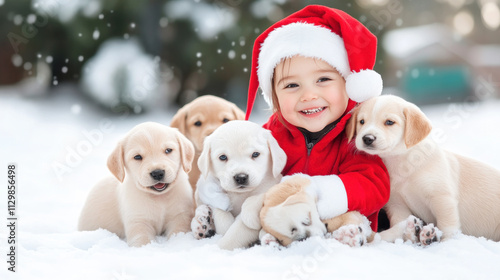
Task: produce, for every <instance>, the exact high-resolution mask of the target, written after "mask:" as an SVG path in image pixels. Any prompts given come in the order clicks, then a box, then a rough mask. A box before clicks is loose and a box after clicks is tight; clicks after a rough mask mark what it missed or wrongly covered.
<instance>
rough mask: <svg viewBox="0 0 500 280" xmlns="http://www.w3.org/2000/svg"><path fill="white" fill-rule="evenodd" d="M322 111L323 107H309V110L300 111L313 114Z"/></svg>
mask: <svg viewBox="0 0 500 280" xmlns="http://www.w3.org/2000/svg"><path fill="white" fill-rule="evenodd" d="M321 111H323V108H316V109H311V110H304V111H302V112H303V113H304V114H306V115H310V114H314V113H318V112H321Z"/></svg>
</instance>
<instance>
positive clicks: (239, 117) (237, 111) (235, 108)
mask: <svg viewBox="0 0 500 280" xmlns="http://www.w3.org/2000/svg"><path fill="white" fill-rule="evenodd" d="M231 109H232V110H233V115H234V118H235V120H244V119H245V113H243V111H241V109H240V108H238V106H236V104H234V103H231Z"/></svg>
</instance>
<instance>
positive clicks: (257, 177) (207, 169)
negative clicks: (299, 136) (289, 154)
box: [191, 121, 286, 249]
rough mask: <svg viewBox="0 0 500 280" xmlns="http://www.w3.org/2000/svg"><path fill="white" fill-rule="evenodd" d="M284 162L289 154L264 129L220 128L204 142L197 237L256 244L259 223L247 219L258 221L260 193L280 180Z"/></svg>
mask: <svg viewBox="0 0 500 280" xmlns="http://www.w3.org/2000/svg"><path fill="white" fill-rule="evenodd" d="M285 163H286V155H285V152H284V151H283V150H282V149H281V148H280V147H279V145H278V142H277V141H276V139H274V137H273V136H272V135H271V132H270V131H268V130H266V129H264V128H262V127H261V126H259V125H257V124H255V123H252V122H249V121H231V122H228V123H226V124H224V125H222V126H220V127H219V128H217V129H216V130H215V131H214V132H213V133H212V134H211V135H210V136H208V137H207V138H206V139H205V142H204V146H203V152H202V153H201V155H200V158H199V160H198V166H199V167H200V170H201V177H200V179H199V181H198V184H197V191H196V194H195V197H196V202H197V205H199V207H198V208H197V210H196V215H195V218H194V219H193V220H192V224H191V228H192V230H193V232H194V234H195V236H196V237H197V238H202V237H209V236H212V235H213V234H215V233H217V234H222V235H224V236H223V237H222V239H221V240H220V241H219V246H220V247H221V248H224V249H234V248H239V247H246V246H249V245H250V244H251V243H252V242H255V241H257V240H258V235H259V230H260V223H259V222H258V219H257V223H253V224H249V223H247V219H246V216H247V215H250V216H253V217H258V211H259V209H260V206H261V205H259V203H262V199H261V196H259V195H262V194H263V193H265V192H266V191H267V190H268V189H269V188H270V187H272V186H273V185H275V184H277V183H279V182H280V180H281V178H282V176H281V171H282V170H283V168H284V167H285ZM207 205H208V206H207ZM254 220H255V219H254Z"/></svg>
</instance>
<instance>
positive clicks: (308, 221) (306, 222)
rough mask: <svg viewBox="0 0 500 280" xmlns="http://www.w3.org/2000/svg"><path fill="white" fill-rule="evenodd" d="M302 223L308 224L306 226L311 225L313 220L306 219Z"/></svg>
mask: <svg viewBox="0 0 500 280" xmlns="http://www.w3.org/2000/svg"><path fill="white" fill-rule="evenodd" d="M302 225H303V226H306V227H308V226H310V225H311V220H309V219H306V220H305V221H303V222H302Z"/></svg>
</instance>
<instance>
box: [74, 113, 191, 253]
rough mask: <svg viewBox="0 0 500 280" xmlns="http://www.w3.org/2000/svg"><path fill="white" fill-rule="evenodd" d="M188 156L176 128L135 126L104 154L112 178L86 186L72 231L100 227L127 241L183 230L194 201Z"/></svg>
mask: <svg viewBox="0 0 500 280" xmlns="http://www.w3.org/2000/svg"><path fill="white" fill-rule="evenodd" d="M193 156H194V148H193V145H192V144H191V142H189V140H188V139H186V137H184V136H183V135H182V134H181V133H179V132H178V131H177V129H174V128H171V127H167V126H164V125H161V124H158V123H152V122H148V123H142V124H139V125H137V126H136V127H134V128H133V129H132V130H131V131H130V132H129V133H128V134H127V135H126V136H125V138H124V139H122V140H121V141H120V142H119V143H118V145H117V146H116V148H115V150H114V151H113V153H112V154H111V155H110V156H109V158H108V168H109V170H110V171H111V173H112V174H113V175H114V176H115V177H109V178H106V179H104V180H102V181H100V182H99V183H98V184H97V185H96V186H95V187H94V188H93V189H92V190H91V191H90V193H89V195H88V198H87V201H86V203H85V205H84V206H83V209H82V212H81V215H80V220H79V222H78V230H81V231H88V230H96V229H98V228H103V229H106V230H109V231H111V232H113V233H116V234H117V235H118V236H119V237H120V238H126V240H127V243H128V244H129V245H130V246H142V245H145V244H148V243H149V242H150V241H151V240H152V239H154V237H155V236H157V235H161V234H165V235H166V236H171V235H172V234H174V233H178V232H187V231H189V229H190V222H191V219H192V217H193V215H194V213H193V212H194V201H193V194H192V189H191V187H190V186H189V181H188V176H187V172H189V170H190V168H191V163H192V161H193Z"/></svg>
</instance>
